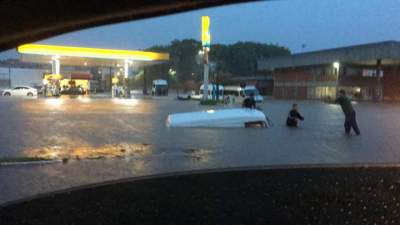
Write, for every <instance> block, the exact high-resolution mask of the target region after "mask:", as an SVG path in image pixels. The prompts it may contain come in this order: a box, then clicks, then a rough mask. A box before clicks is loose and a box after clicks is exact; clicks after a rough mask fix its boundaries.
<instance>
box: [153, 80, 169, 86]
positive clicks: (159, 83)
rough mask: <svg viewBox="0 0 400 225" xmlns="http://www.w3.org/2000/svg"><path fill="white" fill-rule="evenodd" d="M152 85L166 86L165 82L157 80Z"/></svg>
mask: <svg viewBox="0 0 400 225" xmlns="http://www.w3.org/2000/svg"><path fill="white" fill-rule="evenodd" d="M153 84H156V85H168V82H167V81H166V80H161V79H158V80H153Z"/></svg>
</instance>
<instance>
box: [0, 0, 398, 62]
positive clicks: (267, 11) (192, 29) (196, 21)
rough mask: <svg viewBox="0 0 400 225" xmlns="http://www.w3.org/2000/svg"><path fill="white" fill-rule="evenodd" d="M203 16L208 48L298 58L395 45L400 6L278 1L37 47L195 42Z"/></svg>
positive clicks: (86, 33) (77, 35)
mask: <svg viewBox="0 0 400 225" xmlns="http://www.w3.org/2000/svg"><path fill="white" fill-rule="evenodd" d="M202 15H209V16H210V17H211V35H212V42H213V43H225V44H228V43H234V42H237V41H257V42H263V43H276V44H279V45H283V46H286V47H288V48H289V49H290V50H291V51H292V52H299V51H301V46H302V44H305V45H306V47H305V49H304V51H312V50H317V49H326V48H333V47H340V46H348V45H353V44H361V43H368V42H378V41H385V40H399V39H400V0H286V1H283V0H282V1H262V2H255V3H246V4H238V5H231V6H224V7H218V8H210V9H204V10H198V11H192V12H188V13H182V14H177V15H172V16H164V17H159V18H154V19H146V20H141V21H133V22H126V23H120V24H114V25H109V26H102V27H97V28H92V29H87V30H82V31H79V32H73V33H68V34H65V35H61V36H57V37H54V38H51V39H47V40H43V41H41V43H46V44H60V45H77V46H88V47H100V48H120V49H143V48H146V47H149V46H152V45H155V44H167V43H169V42H170V41H171V40H174V39H184V38H194V39H200V17H201V16H202ZM9 55H13V54H12V53H10V51H9V52H7V53H5V54H3V58H4V57H5V56H9Z"/></svg>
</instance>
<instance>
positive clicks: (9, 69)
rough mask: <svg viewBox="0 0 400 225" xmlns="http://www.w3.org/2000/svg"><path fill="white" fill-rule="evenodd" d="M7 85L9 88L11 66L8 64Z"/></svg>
mask: <svg viewBox="0 0 400 225" xmlns="http://www.w3.org/2000/svg"><path fill="white" fill-rule="evenodd" d="M8 87H9V88H11V67H10V66H8Z"/></svg>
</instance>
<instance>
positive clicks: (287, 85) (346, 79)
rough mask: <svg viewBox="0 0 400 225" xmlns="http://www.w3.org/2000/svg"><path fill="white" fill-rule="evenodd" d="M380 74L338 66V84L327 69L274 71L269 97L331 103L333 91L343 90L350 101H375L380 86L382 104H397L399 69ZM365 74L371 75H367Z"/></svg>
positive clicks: (399, 98)
mask: <svg viewBox="0 0 400 225" xmlns="http://www.w3.org/2000/svg"><path fill="white" fill-rule="evenodd" d="M382 70H383V72H382V73H381V74H380V76H378V75H377V73H376V72H375V71H376V67H373V66H360V65H349V64H347V65H341V69H340V71H339V80H337V72H336V70H335V69H333V68H332V66H329V65H327V66H314V67H299V68H293V69H284V70H276V71H275V73H274V79H275V82H274V93H273V96H274V97H275V98H282V99H324V98H331V99H332V98H335V97H336V90H337V89H344V90H346V92H347V93H348V95H350V96H352V97H353V98H354V99H358V100H375V99H379V97H377V96H379V84H381V87H382V94H383V99H384V100H390V101H400V66H391V67H384V68H382ZM366 72H367V73H366ZM368 72H373V74H371V75H368ZM379 77H381V78H379Z"/></svg>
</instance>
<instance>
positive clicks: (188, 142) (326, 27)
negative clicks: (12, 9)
mask: <svg viewBox="0 0 400 225" xmlns="http://www.w3.org/2000/svg"><path fill="white" fill-rule="evenodd" d="M110 4H113V3H111V2H110ZM399 12H400V4H399V2H398V1H396V0H371V1H362V0H352V1H344V0H324V1H320V0H310V1H301V0H293V1H257V2H251V3H243V4H233V5H227V6H222V7H215V8H206V9H202V10H195V11H189V12H184V13H178V14H173V15H168V16H162V17H156V18H150V19H143V20H137V21H127V22H124V23H118V24H113V25H107V26H100V27H93V28H90V29H85V30H79V31H76V32H71V33H66V34H63V35H60V36H55V37H51V38H48V39H45V40H40V41H38V42H36V43H26V44H24V45H21V46H16V47H17V48H16V49H11V50H9V51H5V52H3V53H2V54H1V55H0V60H1V61H0V95H1V96H0V124H1V126H0V127H1V129H0V203H3V202H7V201H11V200H16V199H20V198H24V197H28V196H32V195H35V194H38V193H43V192H50V191H55V190H60V189H64V188H67V187H75V186H80V185H84V184H92V183H99V182H103V181H109V180H115V179H120V178H126V177H137V176H144V175H153V174H163V173H169V172H181V171H192V170H200V169H213V168H232V167H248V166H293V165H306V166H309V165H315V164H318V165H320V164H322V165H327V164H356V163H362V164H363V163H386V162H398V161H400V153H399V151H398V150H397V149H398V146H400V136H399V135H400V133H399V132H398V130H399V129H400V122H399V120H398V115H399V113H400V106H399V104H398V101H399V100H400V69H399V68H400V56H399V54H398V53H399V52H400V42H399V41H400V29H398V27H399V19H398V18H399V16H398V13H399ZM153 81H157V82H159V83H157V82H155V83H153ZM22 86H26V87H32V88H15V89H12V87H22ZM246 86H247V87H249V86H250V87H255V89H245V88H246ZM202 87H208V88H206V89H207V92H208V94H207V95H204V94H203V93H207V92H206V90H203V88H202ZM225 87H231V89H227V90H226V91H224V88H225ZM232 87H234V88H233V89H232ZM239 88H240V90H245V91H244V92H245V95H246V96H250V94H251V93H254V94H255V95H256V96H257V98H256V99H253V100H252V99H249V98H246V96H242V94H243V92H240V94H239V92H238V91H236V90H238V89H239ZM32 89H33V90H32ZM397 128H399V129H397Z"/></svg>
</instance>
